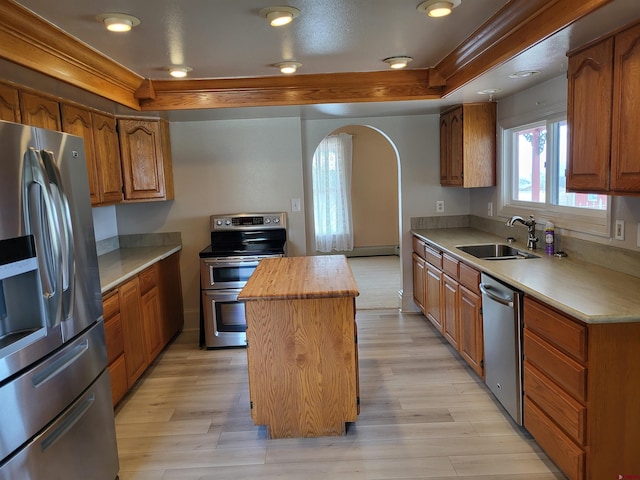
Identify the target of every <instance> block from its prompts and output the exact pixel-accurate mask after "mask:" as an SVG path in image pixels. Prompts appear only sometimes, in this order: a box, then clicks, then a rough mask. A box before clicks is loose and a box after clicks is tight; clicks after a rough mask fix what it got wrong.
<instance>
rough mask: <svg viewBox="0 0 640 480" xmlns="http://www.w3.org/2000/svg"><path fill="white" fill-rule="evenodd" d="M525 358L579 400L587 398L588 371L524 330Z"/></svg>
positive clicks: (530, 332) (526, 329)
mask: <svg viewBox="0 0 640 480" xmlns="http://www.w3.org/2000/svg"><path fill="white" fill-rule="evenodd" d="M523 351H524V357H525V359H526V360H527V361H529V362H530V363H531V364H533V365H535V366H536V367H537V368H538V369H539V370H541V371H542V372H543V373H544V374H545V375H547V376H548V377H550V378H551V379H552V380H554V381H555V382H556V383H557V384H558V385H560V386H561V387H562V388H563V389H564V390H566V391H567V392H569V394H571V395H573V396H574V397H575V398H577V399H578V400H580V401H582V402H584V401H585V400H586V398H587V369H586V368H585V367H583V366H582V365H580V364H579V363H578V362H576V361H575V360H573V359H571V358H570V357H568V356H567V355H565V354H563V353H562V352H560V351H559V350H557V349H555V348H554V347H553V346H551V345H550V344H548V343H547V342H545V341H544V340H543V339H541V338H540V337H538V336H537V335H536V334H535V333H533V332H532V331H531V330H529V329H528V328H525V329H524V349H523Z"/></svg>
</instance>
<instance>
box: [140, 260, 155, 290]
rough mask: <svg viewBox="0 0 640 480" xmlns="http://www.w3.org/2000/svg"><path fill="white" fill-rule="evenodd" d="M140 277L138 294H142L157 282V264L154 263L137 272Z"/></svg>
mask: <svg viewBox="0 0 640 480" xmlns="http://www.w3.org/2000/svg"><path fill="white" fill-rule="evenodd" d="M138 278H139V279H140V294H141V295H144V294H145V293H147V292H148V291H149V290H151V289H152V288H153V287H155V286H156V285H157V284H158V264H157V263H154V264H153V265H151V266H150V267H149V268H147V269H146V270H143V271H142V272H140V273H139V274H138Z"/></svg>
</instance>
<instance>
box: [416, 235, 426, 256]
mask: <svg viewBox="0 0 640 480" xmlns="http://www.w3.org/2000/svg"><path fill="white" fill-rule="evenodd" d="M424 247H425V243H424V242H423V241H422V240H420V239H419V238H418V237H413V251H414V252H416V253H417V254H418V255H419V256H421V257H422V258H425V255H424Z"/></svg>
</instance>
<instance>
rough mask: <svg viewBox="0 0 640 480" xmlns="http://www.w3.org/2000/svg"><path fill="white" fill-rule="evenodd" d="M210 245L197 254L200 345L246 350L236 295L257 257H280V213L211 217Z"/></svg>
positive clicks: (283, 216)
mask: <svg viewBox="0 0 640 480" xmlns="http://www.w3.org/2000/svg"><path fill="white" fill-rule="evenodd" d="M210 224H211V245H209V246H208V247H207V248H205V249H204V250H202V251H201V252H200V289H201V297H200V298H201V300H200V346H201V347H206V348H221V347H243V346H246V334H245V331H246V329H247V323H246V319H245V315H244V304H243V303H242V302H238V293H240V290H242V287H244V285H245V284H246V283H247V280H248V279H249V277H250V276H251V274H252V273H253V271H254V270H255V269H256V267H257V266H258V263H259V262H260V260H262V259H263V258H270V257H283V256H284V255H285V247H286V241H287V230H286V213H284V212H280V213H236V214H228V215H212V216H211V221H210Z"/></svg>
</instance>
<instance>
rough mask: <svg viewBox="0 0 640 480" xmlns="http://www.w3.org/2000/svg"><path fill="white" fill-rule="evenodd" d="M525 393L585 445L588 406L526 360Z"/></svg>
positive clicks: (579, 442)
mask: <svg viewBox="0 0 640 480" xmlns="http://www.w3.org/2000/svg"><path fill="white" fill-rule="evenodd" d="M524 393H525V395H526V396H527V397H529V398H530V399H531V400H533V401H534V402H535V403H536V405H537V406H538V407H540V409H541V410H542V411H543V412H544V413H545V414H546V415H547V416H548V417H549V418H551V419H552V420H553V421H554V422H556V423H557V424H558V425H559V426H560V427H561V428H562V429H563V430H564V431H565V432H566V433H567V434H569V436H570V437H572V438H573V440H575V441H576V442H577V443H578V444H579V445H584V444H585V441H586V438H585V429H586V415H587V411H586V407H585V406H584V405H582V404H581V403H580V402H578V401H577V400H575V399H574V398H572V397H571V396H569V395H568V394H567V393H566V392H564V391H563V390H561V389H560V388H559V387H558V386H557V385H556V384H555V383H553V382H552V381H551V380H550V379H548V378H547V377H545V376H544V374H543V373H541V372H540V371H539V370H537V369H536V368H535V367H533V366H532V365H531V364H530V363H529V362H527V361H526V360H525V362H524Z"/></svg>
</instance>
